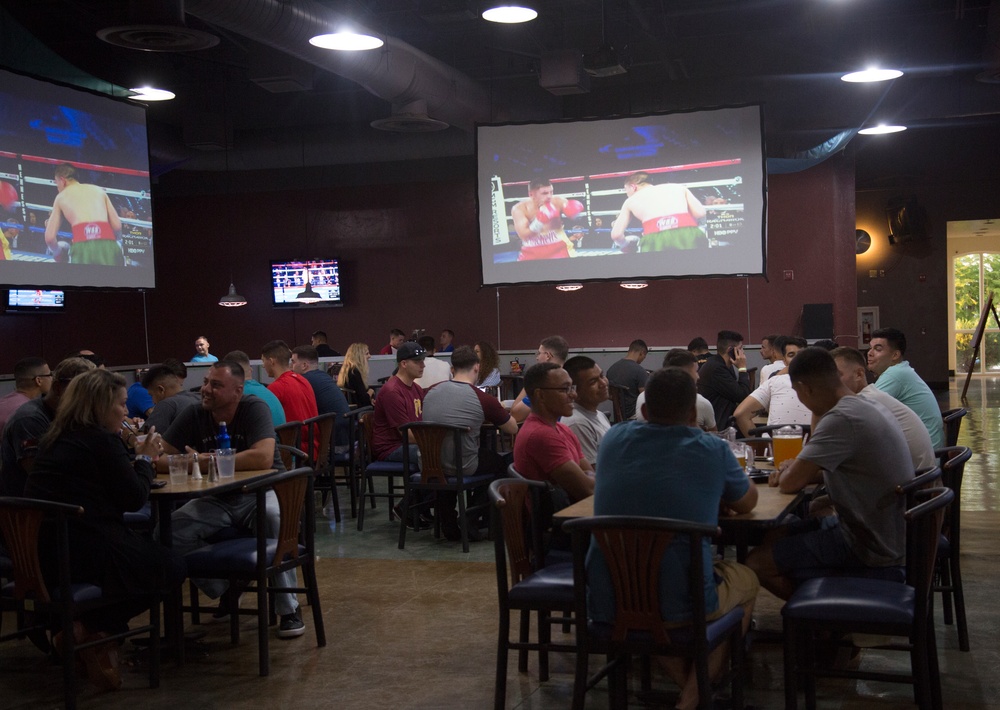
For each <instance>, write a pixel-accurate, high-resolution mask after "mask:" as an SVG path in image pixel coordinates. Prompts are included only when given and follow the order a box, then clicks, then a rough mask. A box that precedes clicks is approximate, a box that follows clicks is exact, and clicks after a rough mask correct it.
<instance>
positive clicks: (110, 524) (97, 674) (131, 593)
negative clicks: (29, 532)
mask: <svg viewBox="0 0 1000 710" xmlns="http://www.w3.org/2000/svg"><path fill="white" fill-rule="evenodd" d="M125 397H126V394H125V380H124V379H123V378H122V377H121V375H118V374H115V373H112V372H108V371H107V370H91V371H89V372H86V373H84V374H82V375H79V376H77V377H76V378H74V379H73V381H72V382H70V384H69V386H68V387H67V388H66V392H65V394H64V395H63V397H62V400H61V401H60V405H59V410H58V412H57V414H56V418H55V420H54V421H53V422H52V426H51V427H50V428H49V431H48V432H47V433H46V434H45V436H44V437H43V438H42V440H41V442H40V444H39V452H38V456H37V458H36V459H35V466H34V469H33V470H32V472H31V474H30V475H29V476H28V483H27V485H26V487H25V495H26V496H28V497H31V498H41V499H43V500H51V501H57V502H60V503H70V504H73V505H79V506H81V507H82V508H83V510H84V512H83V515H81V516H80V517H79V518H71V519H70V520H69V521H68V522H69V556H70V579H71V580H72V581H73V582H74V583H88V584H95V585H98V586H100V587H101V588H102V590H103V594H104V597H105V598H108V597H112V598H115V597H117V598H120V600H121V601H120V603H118V604H116V605H114V606H111V607H107V608H103V609H99V610H95V611H93V612H90V613H87V614H85V615H83V616H82V617H81V619H80V622H79V623H78V624H77V625H75V627H74V635H75V636H76V637H77V638H76V640H77V642H82V641H85V640H91V639H94V638H95V637H97V635H101V634H103V635H108V634H114V633H120V632H122V631H124V630H126V628H127V627H128V620H129V619H131V618H132V617H133V616H136V615H137V614H140V613H142V612H143V611H145V610H146V609H147V608H148V605H147V604H145V603H144V599H143V598H142V597H141V596H140V595H141V594H143V593H145V592H149V591H152V590H156V589H158V590H161V591H164V592H166V591H167V590H169V589H172V588H174V587H177V586H179V585H180V584H181V583H182V582H183V581H184V578H185V576H186V571H185V567H184V560H183V558H181V557H179V556H177V555H175V554H173V553H172V552H171V551H170V550H167V549H165V548H163V547H162V546H160V545H159V544H157V543H156V542H155V541H154V540H153V539H152V538H151V537H149V536H148V535H141V534H139V533H137V532H135V531H134V530H131V529H130V528H128V527H126V525H125V521H124V513H126V512H131V511H136V510H139V509H140V508H142V506H143V505H145V503H146V500H147V499H148V498H149V489H150V484H151V483H152V482H153V477H154V476H155V475H156V474H155V471H154V470H153V466H152V462H151V458H152V457H153V456H156V455H158V454H159V453H160V451H161V450H162V449H161V440H160V434H159V433H157V432H156V431H155V430H151V431H150V433H149V434H148V435H147V437H146V440H145V441H143V442H142V443H140V444H138V445H137V447H136V457H135V460H132V457H131V456H130V455H129V451H128V449H127V448H126V447H125V443H124V442H123V441H122V439H121V427H122V422H123V420H124V419H125V417H126V414H127V410H126V406H125ZM54 532H55V531H54V530H51V529H46V528H43V529H42V531H41V533H40V534H41V536H42V540H41V543H40V550H41V552H42V565H43V573H44V574H45V576H46V578H47V579H49V580H53V581H54V580H55V579H56V578H57V574H56V571H55V570H56V560H55V544H54V540H53V539H52V535H53V534H54ZM46 537H48V539H49V542H48V543H47V542H46ZM57 647H58V639H57ZM116 656H117V644H115V643H107V644H104V645H101V646H97V647H94V648H92V649H88V650H87V651H85V652H84V653H83V654H82V657H83V660H84V661H85V662H86V664H87V671H88V674H89V676H90V678H91V680H92V681H94V682H95V684H97V685H98V686H99V687H101V688H104V689H116V688H118V687H120V686H121V676H120V675H119V673H118V669H117V657H116Z"/></svg>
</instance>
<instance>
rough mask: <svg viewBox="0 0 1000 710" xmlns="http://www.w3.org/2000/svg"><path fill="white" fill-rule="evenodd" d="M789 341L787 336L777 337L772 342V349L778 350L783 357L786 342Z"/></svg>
mask: <svg viewBox="0 0 1000 710" xmlns="http://www.w3.org/2000/svg"><path fill="white" fill-rule="evenodd" d="M786 340H788V336H787V335H777V336H775V338H774V340H772V341H771V347H772V348H777V349H778V352H779V353H781V354H782V355H784V354H785V341H786Z"/></svg>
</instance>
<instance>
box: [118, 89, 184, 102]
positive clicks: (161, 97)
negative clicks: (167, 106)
mask: <svg viewBox="0 0 1000 710" xmlns="http://www.w3.org/2000/svg"><path fill="white" fill-rule="evenodd" d="M129 91H131V92H132V96H129V98H130V99H134V100H135V101H170V99H172V98H174V97H175V96H176V94H174V92H173V91H167V90H166V89H154V88H153V87H152V86H139V87H136V88H135V89H129Z"/></svg>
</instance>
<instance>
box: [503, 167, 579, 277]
mask: <svg viewBox="0 0 1000 710" xmlns="http://www.w3.org/2000/svg"><path fill="white" fill-rule="evenodd" d="M553 192H554V190H553V188H552V183H551V182H549V181H548V180H547V179H545V178H539V179H536V180H532V181H531V183H530V184H529V185H528V199H526V200H521V201H520V202H518V203H517V204H516V205H514V208H513V209H512V210H511V217H513V219H514V231H515V232H517V236H518V237H519V238H520V239H521V253H520V254H518V256H517V260H518V261H528V260H533V259H566V258H569V257H572V256H576V249H575V248H574V246H573V242H571V241H570V239H569V237H567V236H566V232H565V231H564V230H563V223H562V216H563V215H565V216H566V217H569V218H572V217H575V216H577V215H578V214H580V213H581V212H583V209H584V207H583V204H582V203H581V202H579V201H578V200H567V199H566V198H564V197H557V196H556V195H554V194H553Z"/></svg>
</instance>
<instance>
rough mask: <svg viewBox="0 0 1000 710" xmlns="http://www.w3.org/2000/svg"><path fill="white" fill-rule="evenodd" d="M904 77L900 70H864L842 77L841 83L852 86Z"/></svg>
mask: <svg viewBox="0 0 1000 710" xmlns="http://www.w3.org/2000/svg"><path fill="white" fill-rule="evenodd" d="M901 76H903V72H901V71H899V69H874V68H873V69H863V70H862V71H852V72H850V73H848V74H844V76H842V77H840V80H841V81H849V82H851V83H852V84H863V83H868V82H872V81H889V79H898V78H899V77H901Z"/></svg>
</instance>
